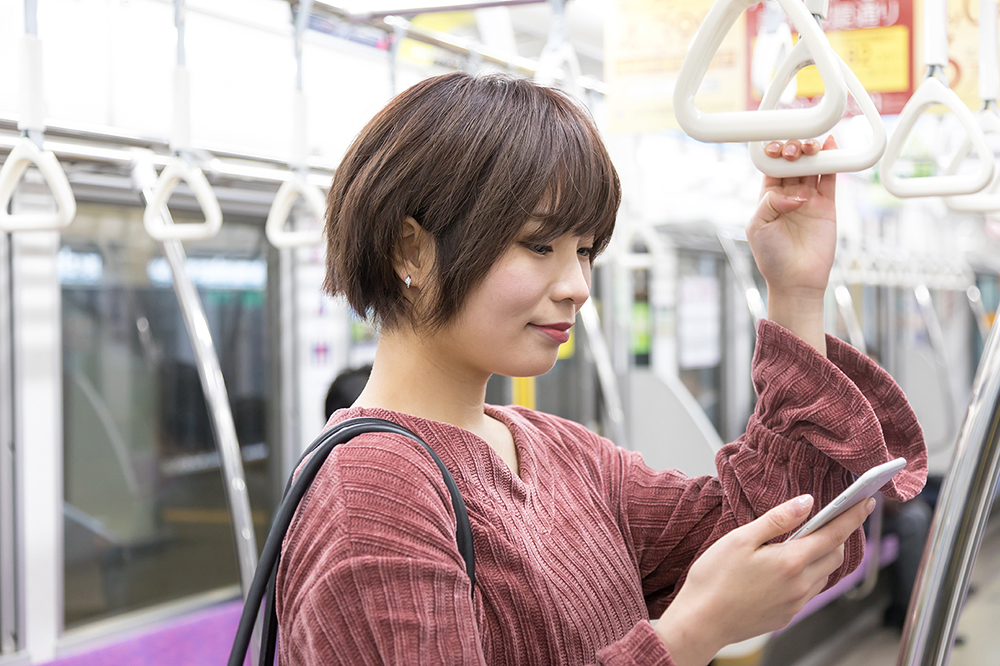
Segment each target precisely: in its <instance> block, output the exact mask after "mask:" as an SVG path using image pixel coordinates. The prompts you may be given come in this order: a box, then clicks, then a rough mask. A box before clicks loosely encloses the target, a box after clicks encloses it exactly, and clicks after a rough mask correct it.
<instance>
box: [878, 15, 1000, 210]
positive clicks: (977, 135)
mask: <svg viewBox="0 0 1000 666" xmlns="http://www.w3.org/2000/svg"><path fill="white" fill-rule="evenodd" d="M924 60H925V61H926V62H927V76H926V78H924V81H923V83H921V84H920V87H919V88H917V90H916V92H914V93H913V96H912V97H910V100H909V101H908V102H907V103H906V106H904V107H903V111H902V112H901V113H900V114H899V122H898V123H897V125H896V129H895V130H894V131H893V133H892V137H890V138H889V143H888V144H887V145H886V148H885V155H883V156H882V165H881V167H880V170H879V174H880V176H881V179H882V184H883V185H884V186H885V189H886V190H888V191H889V193H890V194H893V195H895V196H897V197H900V198H907V197H933V196H952V195H956V194H973V193H975V192H979V191H980V190H982V189H983V188H984V187H986V186H987V185H988V184H989V182H990V180H991V179H992V178H993V169H994V166H993V162H994V157H993V151H992V150H991V149H990V146H989V144H988V143H987V142H986V137H985V136H984V134H983V130H982V129H980V126H979V123H978V122H976V117H975V116H974V115H972V111H970V110H969V107H967V106H966V105H965V102H963V101H962V100H961V98H959V96H958V95H956V94H955V91H953V90H952V89H951V88H949V87H948V78H947V67H948V5H947V0H924ZM936 104H943V105H944V106H947V107H948V108H949V109H950V110H951V112H952V113H954V114H955V117H956V118H957V119H958V120H959V122H960V123H961V124H962V127H964V128H965V131H966V132H967V133H968V137H969V141H970V142H971V145H972V146H973V147H975V149H976V153H977V154H978V155H979V160H980V167H979V170H978V171H977V172H975V173H952V174H946V175H941V176H925V177H914V178H900V177H899V176H898V175H896V172H895V166H896V161H897V160H898V159H899V156H900V153H901V152H902V150H903V145H904V144H905V143H906V139H907V138H909V136H910V133H911V132H912V131H913V127H914V125H916V123H917V120H918V119H919V118H920V114H921V113H923V111H924V110H925V109H927V108H928V107H930V106H934V105H936Z"/></svg>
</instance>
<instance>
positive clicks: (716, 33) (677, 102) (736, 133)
mask: <svg viewBox="0 0 1000 666" xmlns="http://www.w3.org/2000/svg"><path fill="white" fill-rule="evenodd" d="M755 4H757V2H756V0H717V1H716V2H715V4H713V5H712V7H711V8H710V9H709V10H708V14H706V16H705V20H704V21H703V22H702V24H701V26H700V27H699V28H698V32H697V33H696V34H695V36H694V40H692V42H691V46H690V47H688V54H687V57H686V58H684V63H683V64H682V65H681V71H680V73H679V75H678V78H677V84H676V86H675V87H674V114H675V115H676V116H677V121H678V122H679V123H680V126H681V128H682V129H683V130H684V131H685V132H687V133H688V134H689V135H690V136H692V137H694V138H695V139H698V140H699V141H706V142H715V143H724V142H744V141H771V140H775V139H808V138H811V137H814V136H817V135H819V134H823V133H824V132H827V131H829V130H830V129H831V128H832V127H833V126H834V125H836V124H837V123H838V122H839V121H840V119H841V117H842V116H843V115H844V109H845V108H846V106H847V83H846V82H845V81H844V76H843V72H842V70H841V66H840V64H839V62H838V61H837V58H836V54H835V53H834V51H833V49H832V48H831V47H830V42H829V41H828V40H827V38H826V35H825V34H824V33H823V31H822V30H821V29H820V27H819V25H817V23H816V21H815V20H814V19H813V17H812V14H811V13H810V12H809V10H807V9H806V7H805V6H804V5H803V3H802V0H778V4H779V5H781V7H782V8H783V9H784V10H785V13H786V14H787V15H788V17H789V18H790V19H791V20H792V24H793V25H794V26H795V28H796V29H797V30H798V32H799V41H800V43H802V42H805V44H806V46H805V47H803V48H808V49H809V53H810V54H811V56H812V59H813V61H814V62H815V63H816V67H817V69H819V73H820V76H821V77H822V78H823V83H824V86H825V89H826V94H824V95H823V99H822V100H820V103H819V104H817V105H816V106H813V107H811V108H808V109H780V110H776V109H771V110H767V109H765V110H757V111H730V112H724V113H703V112H702V111H700V110H699V109H698V107H697V106H695V103H694V100H695V95H696V94H697V92H698V87H699V86H700V85H701V81H702V79H704V78H705V74H706V73H707V72H708V67H709V65H710V64H711V62H712V58H713V57H714V56H715V52H716V51H717V50H718V49H719V46H720V45H721V44H722V41H723V39H725V37H726V34H727V33H728V32H729V29H730V28H731V27H732V26H733V24H734V23H736V20H737V19H738V18H739V17H740V15H741V14H742V13H743V12H744V11H746V9H748V8H749V7H751V6H753V5H755ZM819 11H822V10H819Z"/></svg>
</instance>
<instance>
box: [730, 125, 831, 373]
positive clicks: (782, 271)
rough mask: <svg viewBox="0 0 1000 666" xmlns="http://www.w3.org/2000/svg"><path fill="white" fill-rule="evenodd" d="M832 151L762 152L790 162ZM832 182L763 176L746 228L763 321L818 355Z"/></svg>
mask: <svg viewBox="0 0 1000 666" xmlns="http://www.w3.org/2000/svg"><path fill="white" fill-rule="evenodd" d="M834 148H836V143H835V142H834V140H833V137H827V139H826V142H825V143H824V144H823V147H822V149H821V148H820V146H819V143H818V142H816V141H805V142H799V141H788V142H787V143H785V144H781V143H779V142H772V143H770V144H768V145H767V146H766V148H765V152H766V153H767V154H768V155H770V156H771V157H772V158H774V159H786V160H789V161H795V160H797V159H798V158H799V157H801V156H802V155H815V154H816V153H818V152H819V151H820V150H831V149H834ZM836 180H837V176H836V174H830V175H825V176H803V177H800V178H772V177H770V176H764V184H763V187H762V189H761V196H760V204H759V205H758V207H757V211H756V213H755V214H754V216H753V218H752V219H751V220H750V223H749V224H748V225H747V240H748V241H750V249H751V250H752V251H753V256H754V259H755V260H756V262H757V268H759V269H760V272H761V275H763V276H764V279H765V280H766V281H767V294H768V308H767V309H768V318H769V319H771V320H772V321H775V322H776V323H778V324H781V325H782V326H784V327H785V328H787V329H789V330H790V331H792V332H793V333H795V334H796V335H797V336H798V337H799V338H801V339H803V340H805V341H806V342H808V343H809V344H811V345H812V346H813V347H816V348H817V349H819V350H820V352H821V353H823V354H825V353H826V338H825V337H824V331H823V293H824V292H825V291H826V285H827V282H829V280H830V269H831V268H833V257H834V254H835V253H836V250H837V215H836V206H835V202H834V194H835V185H836Z"/></svg>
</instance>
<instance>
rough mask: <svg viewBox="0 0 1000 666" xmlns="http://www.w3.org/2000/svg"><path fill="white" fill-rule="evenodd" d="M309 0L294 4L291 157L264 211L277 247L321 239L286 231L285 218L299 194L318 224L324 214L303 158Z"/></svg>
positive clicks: (318, 233)
mask: <svg viewBox="0 0 1000 666" xmlns="http://www.w3.org/2000/svg"><path fill="white" fill-rule="evenodd" d="M312 5H313V3H312V0H302V1H301V2H300V3H299V5H298V7H297V8H295V14H294V16H293V23H294V27H295V38H294V42H295V93H294V94H293V96H292V161H291V163H290V167H291V174H290V176H289V178H288V180H286V181H285V182H284V183H282V184H281V187H280V188H278V193H277V194H276V195H275V197H274V201H273V202H272V203H271V210H270V211H268V214H267V223H266V224H265V225H264V234H265V235H266V236H267V240H268V241H269V242H270V243H271V245H273V246H275V247H276V248H279V249H284V248H293V247H305V246H310V245H318V244H320V243H321V242H322V241H323V230H322V228H318V229H303V230H298V231H286V230H285V222H286V221H287V219H288V214H289V213H291V212H292V207H293V206H294V205H295V201H296V200H297V199H298V198H299V197H302V199H303V200H304V201H305V204H306V209H307V210H308V212H309V214H310V215H311V216H312V217H313V218H315V219H316V220H318V221H319V223H320V224H322V221H323V219H324V217H325V216H326V201H325V197H324V196H323V193H322V192H321V191H320V190H319V189H318V188H316V187H315V186H314V185H311V184H310V183H309V182H308V180H307V178H308V175H309V168H308V166H306V160H307V159H308V157H309V155H308V153H309V148H308V141H307V138H306V136H307V134H306V128H307V117H306V96H305V92H304V91H303V66H302V61H303V58H302V47H303V38H304V36H305V31H306V29H307V28H308V27H309V15H310V13H311V12H312Z"/></svg>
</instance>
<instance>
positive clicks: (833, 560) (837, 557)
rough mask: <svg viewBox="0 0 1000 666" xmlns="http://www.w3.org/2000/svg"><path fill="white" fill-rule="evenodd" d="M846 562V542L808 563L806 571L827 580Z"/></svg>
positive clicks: (810, 574) (807, 573)
mask: <svg viewBox="0 0 1000 666" xmlns="http://www.w3.org/2000/svg"><path fill="white" fill-rule="evenodd" d="M843 563H844V544H840V545H839V546H837V547H836V548H834V549H833V550H831V551H828V552H826V553H824V554H823V556H822V557H820V558H819V559H818V560H816V561H814V562H810V563H809V564H808V565H806V568H805V573H806V575H809V576H816V577H818V578H822V579H823V580H826V579H827V578H829V577H830V574H832V573H833V572H834V571H836V570H837V569H839V568H840V565H842V564H843Z"/></svg>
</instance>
